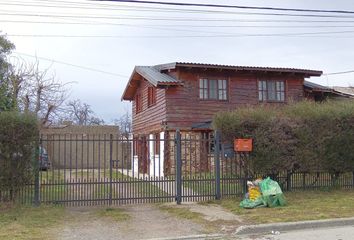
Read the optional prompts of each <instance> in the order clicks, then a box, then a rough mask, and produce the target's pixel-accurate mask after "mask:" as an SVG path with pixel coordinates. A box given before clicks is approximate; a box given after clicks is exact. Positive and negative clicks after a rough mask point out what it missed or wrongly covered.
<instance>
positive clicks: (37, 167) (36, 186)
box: [33, 136, 43, 207]
mask: <svg viewBox="0 0 354 240" xmlns="http://www.w3.org/2000/svg"><path fill="white" fill-rule="evenodd" d="M37 143H38V142H37V141H36V144H35V146H36V151H35V156H34V159H33V165H34V169H35V173H34V205H35V206H36V207H38V206H39V205H40V196H39V188H40V183H39V181H40V177H39V171H40V161H42V160H41V156H39V154H43V146H42V136H41V137H40V139H39V144H37ZM38 145H39V146H38Z"/></svg>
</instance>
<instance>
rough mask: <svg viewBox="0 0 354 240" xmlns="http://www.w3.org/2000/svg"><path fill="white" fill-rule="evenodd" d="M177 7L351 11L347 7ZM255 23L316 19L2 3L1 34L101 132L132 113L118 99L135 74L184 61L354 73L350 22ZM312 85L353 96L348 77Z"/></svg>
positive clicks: (21, 0)
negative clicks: (99, 124) (64, 88)
mask: <svg viewBox="0 0 354 240" xmlns="http://www.w3.org/2000/svg"><path fill="white" fill-rule="evenodd" d="M164 1H167V0H164ZM174 2H195V3H213V4H229V5H243V6H270V7H283V8H304V9H328V10H350V11H354V2H353V1H352V0H347V1H344V0H342V1H341V0H336V1H333V0H322V1H309V0H297V1H290V0H278V1H275V0H264V1H261V0H257V1H252V0H244V1H236V0H228V1H227V0H224V1H221V0H218V1H211V0H209V1H208V0H200V1H197V0H193V1H185V0H184V1H182V0H175V1H174ZM319 3H321V4H319ZM166 8H170V10H166ZM217 11H218V12H217ZM250 13H252V14H250ZM254 13H281V14H283V13H285V14H303V15H304V14H305V15H306V14H307V15H309V14H310V15H313V14H314V13H306V12H305V13H299V12H275V11H273V12H271V11H264V10H263V11H255V10H240V9H223V8H201V7H184V8H183V7H178V6H171V7H167V6H159V5H148V4H145V5H143V4H132V3H112V2H104V3H102V2H100V3H98V2H93V1H85V0H76V1H69V0H53V1H49V0H0V31H2V34H7V35H8V39H9V40H11V41H12V42H13V43H14V44H15V45H16V50H15V52H14V53H13V56H14V57H16V56H20V57H22V58H23V59H25V60H27V61H33V60H34V58H33V57H31V56H37V57H38V59H39V61H40V65H41V66H42V67H43V68H46V67H48V66H51V69H52V71H53V72H55V74H56V77H57V78H58V79H59V80H60V81H62V82H75V83H74V84H73V85H72V91H71V95H70V97H71V98H72V99H76V98H79V99H81V100H82V101H84V102H86V103H88V104H90V105H91V106H92V108H93V110H94V111H95V112H96V113H97V115H99V116H100V117H101V118H104V119H105V120H106V121H107V122H110V121H111V120H112V119H114V118H118V117H119V116H120V115H121V114H123V113H124V112H125V111H126V110H127V109H130V103H129V102H121V100H120V99H121V96H122V93H123V90H124V88H125V85H126V83H127V81H128V79H129V76H130V74H131V72H132V70H133V68H134V66H135V65H155V64H161V63H168V62H175V61H181V62H198V63H199V62H200V63H212V64H230V65H247V66H265V67H266V66H269V67H294V68H306V69H314V70H322V71H323V72H324V73H334V72H343V71H351V70H354V44H353V42H354V41H353V40H354V14H325V13H318V14H319V15H322V17H309V16H274V15H258V14H254ZM318 14H317V15H318ZM323 15H331V17H328V16H323ZM137 18H140V19H137ZM293 34H297V35H293ZM53 35H54V36H53ZM225 35H226V36H225ZM48 60H50V61H48ZM63 63H67V64H69V65H64V64H63ZM70 64H71V65H75V66H70ZM80 66H81V67H84V68H91V69H95V70H98V71H90V70H87V69H84V68H80ZM99 71H103V72H107V73H102V72H99ZM108 73H110V74H108ZM311 81H313V82H316V83H319V84H323V85H329V86H354V73H348V74H338V75H324V76H322V77H320V78H311Z"/></svg>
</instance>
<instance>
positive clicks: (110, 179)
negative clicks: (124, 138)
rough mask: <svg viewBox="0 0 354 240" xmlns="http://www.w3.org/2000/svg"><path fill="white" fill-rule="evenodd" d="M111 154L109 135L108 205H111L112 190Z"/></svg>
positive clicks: (110, 137)
mask: <svg viewBox="0 0 354 240" xmlns="http://www.w3.org/2000/svg"><path fill="white" fill-rule="evenodd" d="M112 154H113V135H112V134H110V135H109V205H112V191H113V184H112V178H113V166H112Z"/></svg>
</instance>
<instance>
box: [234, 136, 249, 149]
mask: <svg viewBox="0 0 354 240" xmlns="http://www.w3.org/2000/svg"><path fill="white" fill-rule="evenodd" d="M252 142H253V141H252V138H238V139H235V141H234V150H235V151H236V152H252Z"/></svg>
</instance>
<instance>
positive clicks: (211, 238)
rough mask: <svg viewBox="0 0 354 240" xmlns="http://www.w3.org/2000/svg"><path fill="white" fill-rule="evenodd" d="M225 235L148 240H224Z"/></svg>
mask: <svg viewBox="0 0 354 240" xmlns="http://www.w3.org/2000/svg"><path fill="white" fill-rule="evenodd" d="M222 237H223V235H221V234H201V235H190V236H181V237H168V238H151V239H148V240H201V239H207V240H214V239H222Z"/></svg>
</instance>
